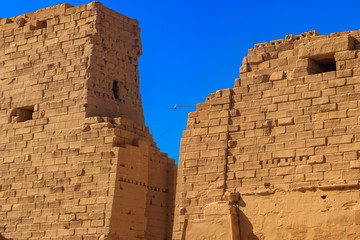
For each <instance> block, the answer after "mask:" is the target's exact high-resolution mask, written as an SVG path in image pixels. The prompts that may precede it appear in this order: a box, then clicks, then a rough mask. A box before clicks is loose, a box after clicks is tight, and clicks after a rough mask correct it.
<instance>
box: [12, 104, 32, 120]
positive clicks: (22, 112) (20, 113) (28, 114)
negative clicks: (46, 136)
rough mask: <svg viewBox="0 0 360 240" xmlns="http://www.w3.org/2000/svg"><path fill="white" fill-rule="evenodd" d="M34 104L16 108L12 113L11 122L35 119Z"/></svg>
mask: <svg viewBox="0 0 360 240" xmlns="http://www.w3.org/2000/svg"><path fill="white" fill-rule="evenodd" d="M33 113H34V106H26V107H21V108H15V109H13V110H12V112H11V114H10V122H11V123H16V122H25V121H28V120H32V119H33Z"/></svg>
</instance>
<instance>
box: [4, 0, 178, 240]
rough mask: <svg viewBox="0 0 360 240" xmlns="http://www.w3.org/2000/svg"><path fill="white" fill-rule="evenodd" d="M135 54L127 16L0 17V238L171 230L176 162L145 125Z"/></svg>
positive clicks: (76, 11) (135, 33) (64, 8)
mask: <svg viewBox="0 0 360 240" xmlns="http://www.w3.org/2000/svg"><path fill="white" fill-rule="evenodd" d="M141 53H142V52H141V42H140V29H139V27H138V22H137V21H136V20H134V19H130V18H127V17H125V16H123V15H120V14H118V13H116V12H114V11H112V10H110V9H108V8H106V7H103V6H102V5H101V4H100V3H95V2H94V3H90V4H88V5H82V6H78V7H72V6H70V5H68V4H62V5H58V6H55V7H50V8H46V9H41V10H39V11H37V12H35V13H29V14H25V15H21V16H19V17H15V18H7V19H1V20H0V96H1V98H0V233H1V235H2V236H3V237H4V238H5V239H74V240H75V239H82V240H85V239H156V240H158V239H169V238H170V236H171V229H172V220H173V209H174V196H175V178H176V165H175V161H174V160H173V159H169V158H168V156H167V154H164V153H161V152H160V151H159V149H158V148H157V147H156V144H155V143H154V141H153V139H152V136H151V134H150V133H149V129H148V128H147V127H145V123H144V115H143V109H142V103H141V97H140V91H139V75H138V59H139V57H140V55H141ZM0 238H1V237H0Z"/></svg>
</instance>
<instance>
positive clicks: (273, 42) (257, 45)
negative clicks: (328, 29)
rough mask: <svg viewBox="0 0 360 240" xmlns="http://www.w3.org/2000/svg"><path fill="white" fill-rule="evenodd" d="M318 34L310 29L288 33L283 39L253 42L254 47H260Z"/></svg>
mask: <svg viewBox="0 0 360 240" xmlns="http://www.w3.org/2000/svg"><path fill="white" fill-rule="evenodd" d="M319 35H320V34H319V33H318V32H317V31H315V30H312V31H309V32H305V33H301V34H300V35H296V36H294V35H292V34H288V35H286V36H285V39H279V40H273V41H271V42H269V43H268V42H264V43H258V44H255V46H254V47H255V48H261V47H267V46H272V45H280V44H282V43H284V42H289V41H296V40H302V39H305V38H312V37H316V36H319Z"/></svg>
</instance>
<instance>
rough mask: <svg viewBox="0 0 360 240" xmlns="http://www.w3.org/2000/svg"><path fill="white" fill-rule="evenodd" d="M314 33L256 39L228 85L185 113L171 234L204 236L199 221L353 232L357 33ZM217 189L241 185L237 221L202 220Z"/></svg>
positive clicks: (356, 219) (359, 209)
mask: <svg viewBox="0 0 360 240" xmlns="http://www.w3.org/2000/svg"><path fill="white" fill-rule="evenodd" d="M313 33H314V34H313V35H312V36H311V37H304V38H299V39H297V38H286V40H285V41H281V42H274V44H258V45H255V48H254V49H250V50H249V54H248V56H247V57H245V58H244V60H243V65H242V67H241V68H240V78H239V79H236V80H235V86H234V88H232V89H226V90H220V91H217V92H216V93H214V94H210V97H208V98H207V99H206V102H205V103H201V104H198V105H197V111H196V112H192V113H190V114H189V118H188V123H187V130H185V131H184V133H183V138H182V140H181V150H180V160H179V171H178V179H177V192H176V202H175V205H176V208H175V223H174V239H190V238H192V239H195V238H194V236H196V237H198V238H199V239H201V237H202V238H204V239H210V238H211V237H212V236H214V235H213V234H208V233H206V232H204V231H203V230H202V229H203V228H206V226H207V227H209V226H211V227H210V228H214V226H217V228H218V229H219V231H218V232H221V231H224V232H229V231H231V229H235V228H236V229H238V230H239V232H240V235H241V239H299V240H300V239H359V233H360V203H359V198H360V197H359V179H360V158H359V156H360V154H359V151H360V126H359V123H360V111H359V109H360V105H359V104H360V54H359V53H360V51H359V49H360V44H359V42H360V32H359V31H352V32H344V33H334V34H331V35H330V36H323V35H318V34H316V33H315V32H313ZM226 192H239V193H240V196H241V198H240V199H239V200H238V201H237V202H236V206H237V207H238V213H237V216H238V218H239V219H240V220H239V221H240V224H230V223H226V224H225V226H223V225H224V224H220V223H219V222H216V217H214V216H213V215H212V216H213V217H212V219H213V220H212V222H211V221H210V222H209V221H208V219H209V215H207V214H206V209H207V208H208V207H209V206H212V205H211V204H214V203H216V202H220V203H219V204H220V205H221V204H222V203H221V201H223V199H224V194H225V193H226ZM229 209H230V208H229ZM226 211H228V210H226ZM226 211H225V213H226ZM229 211H230V210H229ZM228 213H229V212H227V214H228ZM223 214H224V210H221V211H220V210H219V212H218V216H219V218H220V217H221V216H222V215H223ZM206 224H208V225H206ZM216 224H218V225H216ZM229 224H230V225H229ZM196 232H198V235H196V234H195V233H196ZM194 234H195V235H194ZM206 234H208V235H206ZM190 236H191V237H190ZM223 236H225V235H223ZM211 239H238V238H234V235H233V236H229V235H226V237H225V238H222V237H214V238H211Z"/></svg>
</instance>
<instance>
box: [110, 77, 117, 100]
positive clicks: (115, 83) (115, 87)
mask: <svg viewBox="0 0 360 240" xmlns="http://www.w3.org/2000/svg"><path fill="white" fill-rule="evenodd" d="M111 90H112V92H113V94H114V98H115V99H119V93H118V92H119V86H118V82H117V81H113V87H112V89H111Z"/></svg>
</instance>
